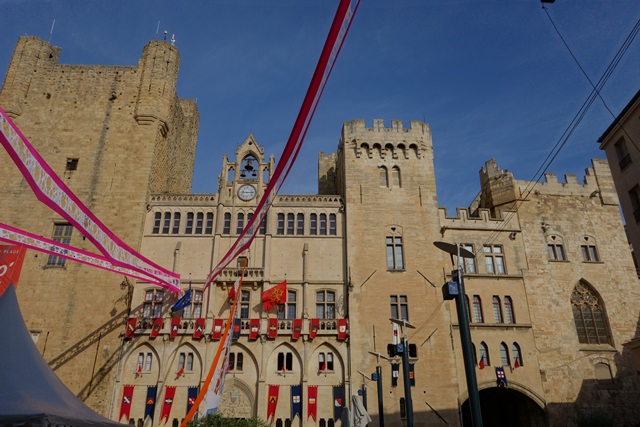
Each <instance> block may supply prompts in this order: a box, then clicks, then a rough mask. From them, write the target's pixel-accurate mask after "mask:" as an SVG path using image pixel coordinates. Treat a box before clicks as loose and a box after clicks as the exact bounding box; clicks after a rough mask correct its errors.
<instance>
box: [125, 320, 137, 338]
mask: <svg viewBox="0 0 640 427" xmlns="http://www.w3.org/2000/svg"><path fill="white" fill-rule="evenodd" d="M137 324H138V318H137V317H132V318H130V319H129V320H127V328H126V329H125V331H124V337H125V338H132V337H133V334H134V333H135V332H136V325H137Z"/></svg>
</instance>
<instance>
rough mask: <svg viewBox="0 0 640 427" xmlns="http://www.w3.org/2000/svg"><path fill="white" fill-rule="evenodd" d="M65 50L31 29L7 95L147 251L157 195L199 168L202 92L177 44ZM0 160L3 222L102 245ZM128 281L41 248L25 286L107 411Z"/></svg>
mask: <svg viewBox="0 0 640 427" xmlns="http://www.w3.org/2000/svg"><path fill="white" fill-rule="evenodd" d="M59 55H60V48H57V47H53V46H51V45H50V44H48V43H47V42H45V41H43V40H41V39H38V38H36V37H21V38H20V39H19V40H18V43H17V46H16V49H15V51H14V54H13V57H12V59H11V62H10V64H9V68H8V70H7V74H6V76H5V80H4V84H3V86H2V91H1V92H0V106H2V108H3V109H4V110H5V111H6V112H7V114H8V115H9V117H10V118H11V119H12V120H13V121H14V122H15V123H16V125H17V126H18V127H19V128H20V129H21V131H22V132H23V133H24V134H25V136H26V137H27V138H28V139H29V141H30V142H31V143H32V144H33V145H34V147H35V148H36V149H37V150H38V152H39V153H40V154H41V155H42V157H43V158H44V159H45V160H46V161H47V162H48V164H49V165H50V166H51V168H52V169H53V170H54V171H55V172H56V174H57V175H58V176H60V177H61V178H62V179H63V180H64V182H65V184H66V185H67V186H68V187H69V188H70V189H71V191H73V192H74V193H75V194H76V195H77V196H78V197H79V198H80V199H81V200H82V201H83V202H84V203H85V204H86V205H87V206H88V207H89V209H91V211H92V212H94V213H95V214H96V216H97V217H98V218H100V219H101V220H102V221H103V222H104V223H105V224H106V225H107V226H108V227H109V228H110V229H111V230H113V231H114V233H115V234H116V235H118V236H120V237H121V238H122V239H123V240H124V241H125V242H126V243H127V244H128V245H129V246H131V247H132V248H134V249H137V250H139V249H140V246H141V244H142V238H143V227H144V219H145V215H146V213H147V203H148V200H149V198H150V195H151V194H154V193H158V192H188V191H189V190H190V188H191V175H190V174H184V173H180V171H181V170H185V169H187V170H189V169H191V168H193V161H194V156H195V148H196V140H197V132H198V122H199V118H198V110H197V108H196V105H195V102H194V101H193V100H187V99H180V98H178V96H177V94H176V82H177V77H178V68H179V54H178V50H177V49H176V48H175V47H173V46H171V45H170V44H169V43H166V42H162V41H152V42H150V43H149V44H148V45H147V46H145V48H144V49H143V52H142V57H141V59H140V61H139V63H138V65H137V66H130V67H114V66H86V65H64V64H59V63H58V58H59ZM0 162H1V163H2V165H3V167H2V168H0V180H2V182H3V185H2V190H0V191H1V193H2V199H3V200H5V203H2V204H1V205H0V222H2V223H5V224H8V225H11V226H14V227H17V228H20V229H23V230H27V231H30V232H32V233H35V234H37V235H41V236H45V237H48V238H52V237H53V238H55V239H60V240H61V241H64V242H66V243H70V244H71V245H72V246H75V247H78V248H82V249H86V250H89V251H93V252H97V250H96V248H95V247H93V245H92V244H91V243H90V242H89V240H85V239H84V238H83V236H82V235H81V234H80V233H79V232H77V231H75V230H71V228H70V226H68V224H67V223H66V221H65V220H63V219H62V218H60V217H58V216H57V215H56V214H55V213H53V212H52V211H50V210H49V209H48V208H47V207H46V206H44V205H43V204H41V203H39V202H38V201H37V200H36V198H35V196H34V195H33V193H32V192H31V190H30V188H29V186H28V185H27V183H26V181H25V180H24V179H23V178H22V175H21V174H20V172H19V170H18V168H17V167H16V166H15V165H14V164H13V162H12V161H11V159H10V158H9V156H8V155H7V154H6V153H5V152H4V151H3V152H2V153H0ZM7 201H10V202H7ZM123 280H124V278H123V277H118V276H117V275H114V274H111V273H107V272H104V271H100V270H97V269H92V268H90V267H87V266H84V265H81V264H76V263H73V262H66V263H64V262H62V260H58V259H55V258H50V257H49V256H48V255H45V254H41V253H40V254H39V253H36V252H31V251H30V252H29V253H28V254H27V256H26V258H25V262H24V268H23V270H22V278H21V282H22V284H24V286H18V288H17V294H18V298H19V300H20V303H21V308H22V312H23V315H24V317H25V321H26V324H27V327H28V328H29V329H30V330H31V331H32V334H33V336H34V339H35V340H36V343H37V345H38V348H39V349H40V350H41V352H42V354H43V356H44V358H45V359H46V360H47V362H49V364H50V366H51V367H52V368H53V369H54V371H55V372H56V374H58V376H60V377H61V378H62V379H63V380H64V382H65V383H66V384H67V386H69V388H70V389H71V390H72V391H73V392H74V393H76V394H77V395H78V396H80V397H81V398H82V399H84V400H85V401H86V402H87V403H88V404H89V405H90V406H92V407H93V408H95V409H96V410H98V411H100V412H102V413H106V412H107V411H108V410H109V408H110V405H111V400H112V390H113V377H114V372H115V370H114V369H115V367H117V364H118V360H119V359H120V355H121V338H120V337H119V334H120V333H121V331H122V324H123V322H124V321H125V319H126V318H127V317H128V310H129V307H128V289H127V286H126V284H127V283H129V282H127V281H124V282H123ZM121 283H124V284H123V286H122V287H123V288H124V289H121V287H120V286H119V285H120V284H121Z"/></svg>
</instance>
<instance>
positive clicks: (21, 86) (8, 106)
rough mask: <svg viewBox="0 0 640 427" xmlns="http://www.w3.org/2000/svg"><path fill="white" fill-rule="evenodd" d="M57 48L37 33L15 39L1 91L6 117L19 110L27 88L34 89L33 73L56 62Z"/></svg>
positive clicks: (0, 97)
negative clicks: (40, 37)
mask: <svg viewBox="0 0 640 427" xmlns="http://www.w3.org/2000/svg"><path fill="white" fill-rule="evenodd" d="M60 50H61V49H60V48H59V47H55V46H51V45H50V44H49V43H47V42H46V41H44V40H42V39H39V38H38V37H34V36H24V37H20V39H18V43H17V45H16V49H15V50H14V52H13V56H12V57H11V62H10V63H9V69H8V70H7V75H6V76H5V79H4V84H3V86H2V88H3V89H2V92H1V93H0V100H2V108H4V110H5V111H6V112H7V114H8V115H9V117H11V118H12V119H15V118H16V117H18V116H19V115H20V114H22V112H23V110H24V106H25V103H26V102H27V95H29V91H30V90H34V89H35V88H34V87H33V86H32V80H33V78H34V75H35V74H36V73H37V72H38V69H41V68H43V67H52V66H54V65H57V64H58V59H59V57H60ZM44 96H46V94H45V95H44ZM49 96H50V95H49Z"/></svg>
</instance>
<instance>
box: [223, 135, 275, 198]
mask: <svg viewBox="0 0 640 427" xmlns="http://www.w3.org/2000/svg"><path fill="white" fill-rule="evenodd" d="M274 167H275V160H274V158H273V156H271V157H269V161H268V162H267V161H265V159H264V148H263V147H261V146H259V145H258V143H257V142H256V139H255V138H254V136H253V133H252V134H250V135H249V136H248V137H247V138H246V139H245V140H244V142H243V143H242V144H240V145H239V146H238V148H237V149H236V158H235V161H230V160H229V158H228V157H227V155H226V154H225V155H224V158H223V160H222V172H221V173H220V176H219V177H218V194H219V198H218V202H219V203H220V204H222V205H225V206H238V207H245V206H246V207H250V206H255V205H256V204H257V201H258V200H259V199H260V197H261V196H262V194H263V193H264V189H265V188H266V187H267V184H268V183H269V180H270V179H271V176H272V174H273V171H274Z"/></svg>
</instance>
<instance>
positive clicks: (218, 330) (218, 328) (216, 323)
mask: <svg viewBox="0 0 640 427" xmlns="http://www.w3.org/2000/svg"><path fill="white" fill-rule="evenodd" d="M222 322H223V319H213V331H211V339H213V340H219V339H220V337H221V336H222Z"/></svg>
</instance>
